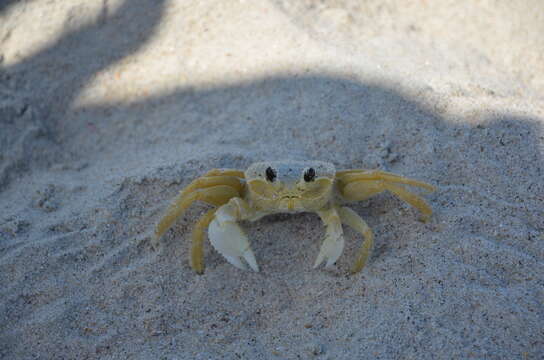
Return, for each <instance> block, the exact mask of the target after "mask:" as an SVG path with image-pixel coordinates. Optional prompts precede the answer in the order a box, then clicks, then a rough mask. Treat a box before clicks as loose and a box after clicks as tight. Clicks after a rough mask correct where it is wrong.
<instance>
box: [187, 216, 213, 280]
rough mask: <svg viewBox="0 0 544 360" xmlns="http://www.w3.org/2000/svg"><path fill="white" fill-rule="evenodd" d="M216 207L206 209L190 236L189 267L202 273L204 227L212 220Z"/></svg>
mask: <svg viewBox="0 0 544 360" xmlns="http://www.w3.org/2000/svg"><path fill="white" fill-rule="evenodd" d="M216 211H217V209H211V210H208V211H207V212H206V213H205V214H204V215H202V217H201V218H200V219H199V220H198V222H197V223H196V224H195V227H194V229H193V232H192V234H191V237H192V246H191V267H192V268H193V270H194V271H195V272H196V273H198V274H202V273H204V249H203V246H202V245H203V242H204V229H206V228H207V227H208V225H209V224H210V222H211V221H212V219H213V217H214V215H215V212H216Z"/></svg>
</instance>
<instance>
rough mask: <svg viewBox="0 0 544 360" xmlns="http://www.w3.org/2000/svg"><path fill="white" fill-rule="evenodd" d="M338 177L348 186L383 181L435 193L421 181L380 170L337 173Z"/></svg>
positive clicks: (431, 187)
mask: <svg viewBox="0 0 544 360" xmlns="http://www.w3.org/2000/svg"><path fill="white" fill-rule="evenodd" d="M339 174H340V175H338V174H337V176H338V178H339V179H340V181H342V182H344V183H346V184H349V183H351V182H353V181H360V180H383V181H387V182H393V183H399V184H405V185H410V186H417V187H421V188H423V189H425V190H427V191H428V192H434V191H436V188H435V187H434V186H432V185H430V184H427V183H425V182H423V181H418V180H414V179H410V178H407V177H404V176H400V175H397V174H393V173H390V172H386V171H380V170H369V171H357V170H346V171H342V172H339Z"/></svg>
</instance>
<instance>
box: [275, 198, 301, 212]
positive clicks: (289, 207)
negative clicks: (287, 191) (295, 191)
mask: <svg viewBox="0 0 544 360" xmlns="http://www.w3.org/2000/svg"><path fill="white" fill-rule="evenodd" d="M298 199H300V196H296V195H284V196H282V197H281V198H280V200H283V201H287V210H295V202H296V201H297V200H298Z"/></svg>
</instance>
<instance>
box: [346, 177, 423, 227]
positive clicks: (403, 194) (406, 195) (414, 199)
mask: <svg viewBox="0 0 544 360" xmlns="http://www.w3.org/2000/svg"><path fill="white" fill-rule="evenodd" d="M346 176H347V175H346ZM405 180H410V179H405ZM413 181H415V180H413ZM396 182H400V181H396ZM404 183H405V184H408V183H407V182H404ZM418 183H419V182H418ZM422 184H425V183H422ZM410 185H414V184H410ZM425 185H426V188H427V189H429V190H430V189H433V190H434V187H433V186H431V185H428V184H425ZM418 186H420V185H418ZM385 190H388V191H389V192H391V193H392V194H394V195H395V196H397V197H398V198H400V199H401V200H403V201H405V202H407V203H408V204H410V205H411V206H413V207H415V208H416V209H418V210H419V211H421V212H422V213H423V219H422V220H423V221H425V222H426V221H428V220H429V218H430V217H431V215H432V213H433V211H432V209H431V207H430V206H429V205H428V204H427V202H426V201H425V200H424V199H423V198H421V197H420V196H418V195H416V194H414V193H412V192H410V191H408V190H406V189H405V188H403V187H401V186H398V185H396V184H394V183H393V182H392V181H388V178H376V179H358V180H353V181H351V182H349V183H347V184H346V185H345V186H344V187H343V189H342V195H343V196H344V197H345V198H346V199H347V200H365V199H368V198H369V197H371V196H373V195H376V194H379V193H381V192H383V191H385Z"/></svg>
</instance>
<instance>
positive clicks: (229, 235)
mask: <svg viewBox="0 0 544 360" xmlns="http://www.w3.org/2000/svg"><path fill="white" fill-rule="evenodd" d="M253 215H254V214H253V211H252V210H251V209H250V207H249V205H248V204H247V203H246V202H245V201H244V200H243V199H241V198H239V197H235V198H232V199H230V200H229V202H228V203H226V204H224V205H222V206H220V207H219V208H218V209H217V211H216V213H215V216H214V217H213V219H212V221H211V222H210V226H209V227H208V237H209V238H210V242H211V243H212V245H213V247H214V248H215V249H216V250H217V251H218V252H219V253H220V254H221V255H223V257H224V258H225V259H227V261H228V262H229V263H231V264H232V265H234V266H236V267H237V268H239V269H242V270H245V269H246V268H247V267H246V265H245V264H244V263H243V262H242V259H244V260H245V261H246V262H247V264H248V265H249V266H250V267H251V269H253V270H254V271H259V266H258V265H257V261H256V260H255V255H254V254H253V251H251V248H250V246H249V241H248V238H247V235H246V234H245V233H244V232H243V230H242V229H241V228H240V226H239V225H238V224H237V221H239V220H244V219H249V218H251V217H252V216H253Z"/></svg>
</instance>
